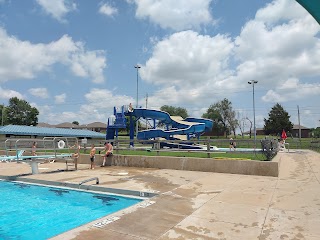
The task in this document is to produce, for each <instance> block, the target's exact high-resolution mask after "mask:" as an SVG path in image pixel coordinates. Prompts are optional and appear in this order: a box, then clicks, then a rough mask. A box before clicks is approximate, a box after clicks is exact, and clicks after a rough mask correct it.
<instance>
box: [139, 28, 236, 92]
mask: <svg viewBox="0 0 320 240" xmlns="http://www.w3.org/2000/svg"><path fill="white" fill-rule="evenodd" d="M232 49H233V43H232V41H231V39H230V38H229V37H227V36H225V35H216V36H214V37H211V36H208V35H200V34H198V33H196V32H194V31H184V32H179V33H175V34H172V35H171V36H169V37H168V38H165V39H163V40H162V41H159V42H158V43H157V44H156V45H155V47H154V51H153V54H152V56H151V58H150V59H149V60H148V61H147V62H146V64H145V66H142V68H141V70H140V72H141V77H142V78H143V79H144V80H145V81H147V82H150V83H153V84H156V85H169V86H171V85H172V84H174V85H178V86H188V87H190V86H192V87H193V88H194V87H197V86H198V85H202V84H203V83H207V82H208V81H209V82H210V81H211V80H212V79H215V78H217V76H219V75H223V74H224V71H225V70H226V69H227V68H228V60H229V57H230V54H231V52H232Z"/></svg>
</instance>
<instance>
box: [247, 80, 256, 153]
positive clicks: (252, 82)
mask: <svg viewBox="0 0 320 240" xmlns="http://www.w3.org/2000/svg"><path fill="white" fill-rule="evenodd" d="M248 83H249V84H252V102H253V135H254V149H256V147H257V131H256V108H255V104H254V85H255V84H257V83H258V81H256V80H250V81H249V82H248Z"/></svg>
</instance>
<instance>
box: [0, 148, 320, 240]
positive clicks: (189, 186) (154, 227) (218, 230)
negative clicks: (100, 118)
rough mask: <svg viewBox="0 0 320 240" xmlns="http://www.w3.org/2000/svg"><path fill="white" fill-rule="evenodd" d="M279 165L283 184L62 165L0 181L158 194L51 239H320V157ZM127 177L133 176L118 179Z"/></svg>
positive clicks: (300, 155)
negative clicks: (96, 183)
mask: <svg viewBox="0 0 320 240" xmlns="http://www.w3.org/2000/svg"><path fill="white" fill-rule="evenodd" d="M277 158H278V161H279V163H280V165H279V176H278V177H268V176H254V175H240V174H226V173H213V172H197V171H181V170H170V169H151V168H132V167H114V166H113V167H105V168H96V169H94V170H90V169H89V165H86V164H80V165H79V170H77V171H60V170H59V171H58V169H63V168H64V164H63V163H48V164H41V168H40V174H37V175H31V173H30V166H29V165H28V164H17V163H0V175H2V176H6V177H8V178H10V179H15V178H16V179H17V177H18V179H19V180H23V181H29V182H36V181H39V182H41V181H47V182H58V183H60V184H62V185H63V184H67V183H68V184H79V183H80V182H81V181H83V180H85V179H88V178H92V177H98V178H99V180H100V184H99V187H103V188H106V189H121V190H122V191H124V192H126V191H127V192H130V191H134V192H136V193H140V192H148V193H153V194H154V197H151V198H149V199H148V200H146V201H145V202H142V203H143V204H144V205H143V206H142V205H141V206H139V204H137V205H135V206H133V207H130V208H127V209H124V210H122V211H120V212H117V213H114V214H112V215H109V216H106V217H105V218H101V219H98V220H96V221H94V222H92V223H89V224H86V225H84V226H82V227H80V228H76V229H73V230H71V231H69V232H66V233H64V234H62V235H59V236H56V237H54V238H53V239H79V240H80V239H86V240H87V239H89V240H90V239H123V240H126V239H133V240H135V239H140V240H141V239H144V240H146V239H160V240H163V239H246V240H247V239H260V240H262V239H311V240H316V239H320V228H319V226H320V154H319V153H315V152H312V151H296V152H294V153H279V154H278V155H277ZM123 172H125V173H128V174H118V173H123ZM85 185H86V186H88V185H90V186H94V182H91V183H87V184H85ZM142 203H141V204H142ZM79 217H81V214H80V215H79ZM97 224H98V225H97ZM98 226H99V227H98Z"/></svg>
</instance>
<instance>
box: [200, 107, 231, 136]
mask: <svg viewBox="0 0 320 240" xmlns="http://www.w3.org/2000/svg"><path fill="white" fill-rule="evenodd" d="M202 117H203V118H208V119H211V120H212V121H213V122H214V123H213V127H212V132H213V133H214V134H216V135H218V136H220V134H224V133H225V131H226V128H225V125H224V123H223V121H222V117H221V115H220V112H219V111H218V110H217V109H216V107H215V106H214V105H211V106H210V107H209V108H208V109H207V112H206V113H204V114H202Z"/></svg>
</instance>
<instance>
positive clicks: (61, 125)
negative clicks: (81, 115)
mask: <svg viewBox="0 0 320 240" xmlns="http://www.w3.org/2000/svg"><path fill="white" fill-rule="evenodd" d="M55 127H57V128H78V127H79V126H78V125H76V124H73V123H70V122H64V123H59V124H57V125H55Z"/></svg>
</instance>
